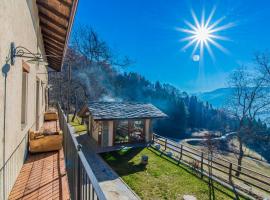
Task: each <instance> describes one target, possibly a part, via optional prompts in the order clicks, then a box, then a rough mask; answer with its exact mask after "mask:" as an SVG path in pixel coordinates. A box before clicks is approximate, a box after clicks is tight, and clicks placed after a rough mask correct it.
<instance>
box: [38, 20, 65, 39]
mask: <svg viewBox="0 0 270 200" xmlns="http://www.w3.org/2000/svg"><path fill="white" fill-rule="evenodd" d="M40 25H41V28H42V29H48V30H50V31H52V32H53V33H54V34H56V35H59V36H61V37H64V38H65V37H66V31H65V32H64V33H63V32H61V31H59V30H57V29H56V28H54V27H53V26H51V25H49V24H48V23H45V22H43V21H40ZM45 27H46V28H45Z"/></svg>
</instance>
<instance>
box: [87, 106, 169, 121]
mask: <svg viewBox="0 0 270 200" xmlns="http://www.w3.org/2000/svg"><path fill="white" fill-rule="evenodd" d="M87 106H88V107H87V108H88V111H89V112H90V114H91V115H92V117H93V118H94V120H109V119H140V118H164V117H167V115H166V114H164V113H163V112H162V111H160V110H159V109H158V108H156V107H155V106H153V105H152V104H149V103H148V104H144V103H134V102H90V103H89V104H88V105H87ZM83 109H84V110H86V109H85V107H84V108H83Z"/></svg>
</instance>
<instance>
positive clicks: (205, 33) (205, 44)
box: [177, 7, 235, 59]
mask: <svg viewBox="0 0 270 200" xmlns="http://www.w3.org/2000/svg"><path fill="white" fill-rule="evenodd" d="M215 11H216V7H214V8H213V9H212V10H211V12H210V14H209V16H208V18H207V19H206V18H205V11H204V10H202V15H201V19H200V20H199V19H198V17H197V16H196V14H195V12H194V11H193V10H191V16H192V18H193V23H191V22H189V21H184V23H185V24H186V26H187V27H188V28H177V30H178V31H181V32H183V33H186V34H187V36H186V37H185V38H183V39H181V41H183V42H187V44H185V45H184V47H183V48H182V50H186V49H188V48H190V47H191V46H193V50H192V56H193V55H194V54H195V53H196V52H197V50H199V52H200V57H201V58H203V55H204V50H205V49H206V50H207V51H208V53H209V55H210V56H211V57H212V59H214V58H215V57H214V53H213V50H212V46H214V47H216V48H217V49H219V50H221V51H222V52H224V53H228V52H229V51H228V50H227V49H226V48H225V47H223V46H222V45H221V44H220V43H219V42H218V41H220V40H223V41H228V40H230V39H229V38H228V37H225V36H221V35H220V34H219V33H220V32H221V31H224V30H226V29H229V28H231V27H233V26H235V24H234V23H232V22H230V23H227V24H223V25H222V22H223V21H224V19H225V16H223V17H221V18H219V19H217V20H216V21H213V17H214V15H215Z"/></svg>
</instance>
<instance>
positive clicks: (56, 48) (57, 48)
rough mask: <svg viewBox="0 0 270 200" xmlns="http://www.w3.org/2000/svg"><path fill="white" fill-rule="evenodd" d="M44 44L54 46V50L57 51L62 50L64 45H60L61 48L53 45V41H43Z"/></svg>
mask: <svg viewBox="0 0 270 200" xmlns="http://www.w3.org/2000/svg"><path fill="white" fill-rule="evenodd" d="M44 44H45V45H46V46H49V47H52V48H54V49H55V50H57V51H59V52H63V51H64V47H62V48H61V47H58V46H56V45H54V44H53V43H50V42H47V41H44Z"/></svg>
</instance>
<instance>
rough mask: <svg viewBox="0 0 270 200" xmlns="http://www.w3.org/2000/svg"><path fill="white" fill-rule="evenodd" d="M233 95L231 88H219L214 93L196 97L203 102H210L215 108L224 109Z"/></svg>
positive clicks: (203, 93) (205, 93)
mask: <svg viewBox="0 0 270 200" xmlns="http://www.w3.org/2000/svg"><path fill="white" fill-rule="evenodd" d="M231 93H232V89H231V88H218V89H216V90H213V91H209V92H202V93H198V94H196V96H197V97H198V99H199V100H201V101H204V102H206V101H208V103H210V104H212V105H213V107H215V108H222V107H224V106H225V105H226V103H227V102H228V99H229V98H230V95H231Z"/></svg>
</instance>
